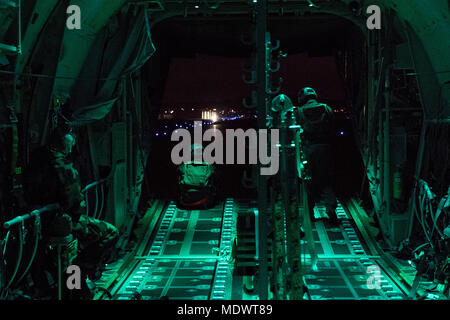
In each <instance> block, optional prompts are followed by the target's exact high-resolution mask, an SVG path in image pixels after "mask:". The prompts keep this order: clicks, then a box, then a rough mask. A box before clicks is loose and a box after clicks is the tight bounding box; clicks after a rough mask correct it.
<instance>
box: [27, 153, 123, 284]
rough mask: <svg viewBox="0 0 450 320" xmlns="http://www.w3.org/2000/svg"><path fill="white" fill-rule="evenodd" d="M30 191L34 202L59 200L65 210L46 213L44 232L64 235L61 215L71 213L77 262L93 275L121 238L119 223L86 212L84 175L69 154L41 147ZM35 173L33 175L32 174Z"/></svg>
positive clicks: (30, 180)
mask: <svg viewBox="0 0 450 320" xmlns="http://www.w3.org/2000/svg"><path fill="white" fill-rule="evenodd" d="M27 176H28V178H29V181H28V184H29V185H30V187H29V190H28V192H27V193H28V194H29V197H30V201H31V203H32V204H35V205H37V204H39V205H45V204H49V203H59V204H60V206H61V210H60V211H61V212H62V213H61V212H59V213H57V214H56V215H55V214H52V213H48V214H46V215H45V216H44V217H42V224H43V234H44V235H47V236H48V235H50V236H55V235H60V234H61V235H64V234H67V232H66V231H63V230H62V229H64V227H62V224H60V223H59V221H61V220H62V219H61V217H63V216H67V215H68V216H70V220H71V224H72V228H71V230H72V233H73V235H74V237H76V238H77V239H78V256H77V258H76V259H75V261H74V264H77V265H78V266H80V268H81V270H82V273H83V274H87V275H93V274H94V273H95V272H96V271H97V268H98V266H99V264H100V263H104V262H105V260H106V259H108V254H109V252H110V251H111V250H110V249H112V248H113V246H114V245H115V243H116V241H117V239H118V234H119V233H118V230H117V229H116V227H114V226H113V225H111V224H110V223H107V222H105V221H101V220H97V219H94V218H91V217H89V216H87V215H86V214H85V212H86V205H85V202H84V197H83V195H82V194H81V186H80V178H79V174H78V172H77V170H76V169H75V168H73V165H72V163H71V162H69V161H68V160H67V158H66V156H65V155H64V154H63V153H62V152H59V151H58V150H55V149H53V148H47V147H46V148H41V149H40V150H38V151H37V152H36V153H35V155H34V156H33V158H32V164H31V166H30V173H29V174H28V175H27ZM30 176H31V178H30Z"/></svg>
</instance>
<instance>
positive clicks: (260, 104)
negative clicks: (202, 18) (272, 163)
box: [256, 0, 269, 300]
mask: <svg viewBox="0 0 450 320" xmlns="http://www.w3.org/2000/svg"><path fill="white" fill-rule="evenodd" d="M256 15H257V17H256V52H257V64H256V68H257V113H258V127H259V128H260V129H263V128H265V127H266V104H267V96H266V82H267V77H266V72H267V69H266V31H267V0H258V2H257V3H256ZM258 211H259V215H258V227H259V239H258V244H257V245H258V247H259V258H258V293H259V298H260V300H267V299H268V278H269V275H268V259H267V234H268V233H267V220H268V217H267V179H266V177H265V176H262V175H259V176H258Z"/></svg>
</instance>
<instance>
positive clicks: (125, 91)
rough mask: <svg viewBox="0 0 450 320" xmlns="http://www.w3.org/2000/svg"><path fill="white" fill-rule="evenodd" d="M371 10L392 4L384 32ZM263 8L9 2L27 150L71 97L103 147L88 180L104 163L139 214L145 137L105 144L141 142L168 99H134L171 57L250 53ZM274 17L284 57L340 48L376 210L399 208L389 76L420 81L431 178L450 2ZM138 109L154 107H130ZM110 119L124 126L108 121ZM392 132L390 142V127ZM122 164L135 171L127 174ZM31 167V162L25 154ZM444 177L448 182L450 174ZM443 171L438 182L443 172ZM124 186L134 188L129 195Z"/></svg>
mask: <svg viewBox="0 0 450 320" xmlns="http://www.w3.org/2000/svg"><path fill="white" fill-rule="evenodd" d="M373 4H375V5H379V6H380V7H381V8H382V17H383V19H382V29H381V30H368V28H367V27H366V20H367V18H368V14H367V13H366V12H365V10H366V8H367V7H368V6H370V5H373ZM69 5H77V6H79V7H80V9H81V29H80V30H69V29H67V28H66V20H67V18H68V14H67V12H66V11H67V7H68V6H69ZM257 5H258V1H257V0H249V1H232V0H228V1H221V0H217V1H212V0H209V1H208V0H203V1H140V0H134V1H127V0H114V1H112V0H97V1H93V0H77V1H75V0H73V1H68V0H45V1H44V0H23V1H19V0H0V43H1V44H2V45H0V79H1V83H2V96H1V97H0V100H1V101H2V104H4V105H14V109H15V110H14V112H15V113H16V114H17V115H20V114H23V115H24V116H23V117H24V118H25V119H26V121H27V125H25V126H24V127H25V128H26V129H24V130H25V131H26V132H25V133H24V136H26V138H25V139H26V141H27V145H26V146H24V147H23V148H24V149H26V151H25V152H24V153H25V154H27V153H28V152H29V150H28V149H29V148H30V145H33V144H34V145H39V144H43V143H45V140H46V136H47V134H48V133H47V130H48V129H47V127H48V122H49V115H51V110H50V109H51V108H50V107H49V106H51V105H52V104H54V99H55V97H59V98H63V99H64V97H67V96H70V97H71V100H72V101H71V102H72V106H71V109H72V110H71V111H72V112H73V114H74V120H75V121H76V122H77V124H78V126H79V127H82V128H84V129H83V130H86V131H87V132H86V137H96V138H97V139H94V140H97V142H89V143H86V144H85V145H83V144H82V146H81V147H80V148H86V151H87V152H86V153H87V154H91V157H90V158H91V159H89V160H84V161H85V162H89V164H86V163H85V164H84V165H85V171H86V172H88V171H93V172H94V173H93V174H91V173H85V175H93V176H88V177H85V179H86V181H90V180H92V179H99V178H100V177H101V170H100V169H99V168H102V167H110V168H115V170H116V171H114V170H112V171H113V172H114V175H116V177H115V179H116V180H115V182H114V183H113V185H112V186H111V190H112V191H111V193H112V195H111V200H110V201H111V202H114V204H111V205H110V207H111V208H115V209H116V210H115V211H116V212H117V211H118V210H117V209H120V210H125V211H134V210H135V208H136V199H135V198H137V197H138V195H139V189H140V186H141V184H142V176H141V175H142V167H144V166H145V164H144V163H143V162H144V161H140V160H139V159H138V158H139V155H141V156H142V154H146V152H148V151H149V150H148V149H146V148H145V146H142V145H139V148H137V147H136V146H134V147H133V143H134V144H135V143H136V142H135V141H121V143H123V145H124V146H127V145H128V147H125V149H126V150H128V151H124V154H123V155H122V158H121V157H120V156H118V153H114V150H110V151H107V150H104V148H105V145H108V143H109V144H111V143H112V144H113V147H112V149H114V143H113V142H112V141H117V139H118V137H120V136H121V132H122V131H121V130H125V133H126V132H128V133H129V135H130V136H132V137H136V136H138V135H139V134H138V133H137V132H139V130H142V129H145V128H146V125H148V124H145V123H144V121H143V120H142V117H143V114H145V113H146V112H147V113H151V115H150V117H152V116H153V117H154V116H155V114H156V113H157V111H158V110H157V108H158V107H159V106H158V99H159V98H158V95H159V97H160V96H161V95H162V93H161V92H159V93H155V94H154V96H145V94H143V95H142V96H139V97H137V96H136V92H139V90H142V91H143V92H145V91H148V92H150V91H158V90H159V89H160V90H159V91H161V90H163V88H164V85H163V83H162V82H164V70H165V69H167V66H165V67H164V65H163V64H164V63H166V64H167V63H168V62H167V57H168V56H169V57H177V56H179V57H185V56H190V55H193V54H194V53H195V52H205V53H208V54H211V55H222V56H239V57H244V56H247V55H248V48H246V46H245V45H244V44H242V42H241V36H242V30H245V29H247V30H250V27H251V26H252V24H253V23H254V21H255V14H256V11H255V6H257ZM268 16H269V21H268V30H269V31H270V32H271V34H272V39H273V40H280V44H281V48H282V50H283V51H285V52H289V53H297V52H305V51H308V53H309V54H312V55H314V54H328V55H336V52H339V51H340V52H341V56H339V54H338V56H337V59H338V61H340V62H342V63H341V72H342V75H343V79H344V81H346V85H347V87H348V88H349V103H350V104H351V105H352V106H351V107H352V112H353V116H354V118H355V122H356V123H355V126H357V128H358V129H359V133H360V137H359V140H360V147H361V153H362V155H363V159H364V162H365V165H366V168H367V175H368V180H369V182H370V183H371V191H372V195H373V198H374V204H375V207H376V208H377V211H379V212H381V214H382V213H383V212H385V211H387V212H389V211H390V208H389V204H386V193H389V187H388V185H389V181H390V180H389V175H390V173H389V170H388V169H387V168H385V170H381V169H380V168H381V167H383V166H385V164H383V163H384V162H385V161H384V160H386V159H384V160H383V154H382V152H381V151H382V149H383V148H385V146H383V143H382V142H380V136H379V133H380V131H381V132H383V130H384V129H383V128H382V127H379V126H378V125H377V123H378V121H379V120H380V119H382V117H384V118H385V119H389V117H390V116H389V114H386V113H385V111H383V110H386V108H385V105H384V104H387V103H388V102H386V101H387V98H386V96H387V93H388V92H389V85H386V83H387V82H388V81H386V80H387V79H388V78H389V77H388V76H386V74H385V73H386V72H387V71H386V70H387V69H396V70H399V69H404V70H408V73H409V74H410V75H413V76H414V79H415V80H417V91H418V97H419V98H418V100H419V101H418V103H420V106H421V108H423V110H422V111H423V112H422V113H421V115H420V119H419V120H420V125H421V130H422V132H420V139H418V141H417V144H418V147H417V150H418V151H417V153H416V154H417V159H416V158H414V159H408V160H409V161H411V162H412V163H414V164H416V168H415V173H414V175H415V176H416V177H417V176H420V175H422V176H426V173H424V172H422V161H425V162H426V159H424V158H426V156H425V155H424V153H426V152H425V151H424V149H426V145H427V139H429V137H428V136H427V130H428V128H429V127H430V126H433V124H434V123H441V122H442V120H443V119H448V118H449V116H450V108H449V107H448V106H449V101H450V72H449V71H450V59H448V53H449V52H450V14H449V1H447V0H433V1H423V0H371V1H369V0H298V1H291V0H286V1H270V0H269V1H268ZM19 17H20V19H19ZM349 59H350V60H349ZM349 61H350V62H351V63H349ZM142 70H143V71H144V72H142V73H143V74H141V71H142ZM389 72H390V71H389ZM137 74H138V76H137ZM349 75H350V76H349ZM166 76H167V74H166ZM237 81H240V79H237ZM29 84H32V85H31V86H28V85H29ZM130 104H133V105H141V106H142V105H145V106H146V107H145V108H140V109H139V108H137V107H136V109H130V107H128V106H127V105H130ZM99 106H100V107H101V108H99ZM146 109H147V110H146ZM99 110H100V111H99ZM111 113H114V117H115V118H114V119H115V120H112V119H109V120H107V119H108V116H110V114H111ZM130 114H131V115H130ZM0 116H2V115H0ZM2 117H5V118H7V117H6V116H2ZM127 117H128V118H127ZM117 119H119V120H121V121H117ZM138 120H139V121H138ZM423 120H424V121H423ZM84 125H87V127H85V126H84ZM131 127H132V128H131ZM130 132H131V133H133V134H130ZM122 133H123V132H122ZM384 134H387V135H389V130H387V131H386V130H384ZM377 137H378V138H377ZM131 139H132V138H131ZM87 140H89V139H88V138H87ZM91 140H92V139H91ZM125 140H126V139H125ZM381 140H382V139H381ZM105 141H106V142H108V143H105ZM135 149H137V150H135ZM99 150H102V151H105V152H103V153H101V152H99ZM421 150H422V151H421ZM127 152H128V154H126V153H127ZM143 157H144V158H145V156H143ZM380 157H381V158H380ZM123 159H127V160H129V162H130V163H131V162H134V163H135V164H127V166H128V167H126V168H121V164H122V160H123ZM22 161H23V162H24V164H25V163H26V155H25V156H24V159H23V160H22ZM383 161H384V162H383ZM137 162H139V164H136V163H137ZM89 168H90V169H91V170H89ZM435 170H438V169H435ZM439 170H440V171H439ZM439 170H438V171H439V172H441V173H440V174H441V175H442V173H445V172H443V171H442V169H439ZM438 171H436V172H434V173H433V175H434V176H436V175H437V176H439V173H437V172H438ZM421 172H422V174H421ZM81 173H82V174H83V170H81ZM383 176H384V177H383ZM383 180H385V181H384V182H383ZM383 184H384V185H385V187H383ZM119 185H120V186H119ZM122 185H126V186H127V187H126V190H125V192H123V191H124V190H122V189H121V188H123V187H122ZM441 187H442V186H441ZM386 189H387V191H386ZM411 192H412V191H411ZM124 193H125V194H128V195H126V196H123V195H122V194H124ZM121 197H126V199H125V198H122V199H120V198H121ZM127 206H129V207H128V208H125V207H127ZM386 206H387V208H388V209H386ZM124 208H125V209H124ZM120 210H119V211H120ZM112 211H114V210H112ZM112 211H111V212H112ZM410 214H411V213H410ZM111 215H112V216H113V217H112V220H116V223H117V224H119V225H120V221H125V219H124V218H123V217H122V218H118V217H114V215H117V213H111ZM117 220H120V221H119V222H117ZM391 222H392V221H390V220H389V219H388V220H386V221H385V222H384V223H385V224H386V227H385V228H386V230H387V232H386V233H395V232H394V231H393V230H392V229H393V228H394V227H393V226H392V223H391ZM391 240H392V241H393V242H396V239H391Z"/></svg>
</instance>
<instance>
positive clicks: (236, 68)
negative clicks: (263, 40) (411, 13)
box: [163, 54, 345, 107]
mask: <svg viewBox="0 0 450 320" xmlns="http://www.w3.org/2000/svg"><path fill="white" fill-rule="evenodd" d="M244 62H245V61H244V60H242V59H239V58H225V57H214V56H207V55H201V54H199V55H197V56H196V58H194V59H192V58H176V59H173V60H172V63H171V65H170V70H169V76H168V80H167V85H166V90H165V94H164V98H163V106H164V107H177V106H179V107H182V106H188V107H190V106H193V107H195V106H198V107H216V106H217V107H228V106H229V107H240V106H241V105H242V104H241V101H242V98H243V97H246V96H250V93H251V86H249V85H246V84H245V83H244V82H243V81H242V64H243V63H244ZM278 75H279V76H281V77H282V78H283V79H284V84H283V88H282V89H283V90H282V91H283V93H285V94H287V95H288V96H289V97H290V98H291V99H293V102H294V103H296V96H297V92H298V90H299V89H300V88H302V87H304V86H311V87H313V88H314V89H316V91H317V93H318V94H319V99H320V98H322V99H325V100H334V101H342V100H344V99H345V96H344V89H343V86H342V83H341V80H340V78H339V75H338V72H337V69H336V65H335V63H334V59H333V58H332V57H308V55H307V54H296V55H292V56H289V55H288V57H286V58H285V59H283V60H282V63H281V68H280V72H279V73H278ZM294 100H295V101H294ZM332 107H333V106H332ZM336 107H337V106H336Z"/></svg>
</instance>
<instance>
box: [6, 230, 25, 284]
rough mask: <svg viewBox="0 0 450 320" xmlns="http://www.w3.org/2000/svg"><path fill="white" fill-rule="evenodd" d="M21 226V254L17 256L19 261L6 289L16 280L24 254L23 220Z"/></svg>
mask: <svg viewBox="0 0 450 320" xmlns="http://www.w3.org/2000/svg"><path fill="white" fill-rule="evenodd" d="M18 228H19V255H18V256H17V263H16V267H15V268H14V272H13V274H12V276H11V278H10V279H9V282H8V284H7V285H6V287H5V289H8V288H9V287H10V286H11V284H12V283H13V281H14V278H15V277H16V275H17V271H19V267H20V263H21V262H22V254H23V231H22V228H24V222H23V221H22V223H21V225H19V226H18Z"/></svg>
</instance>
